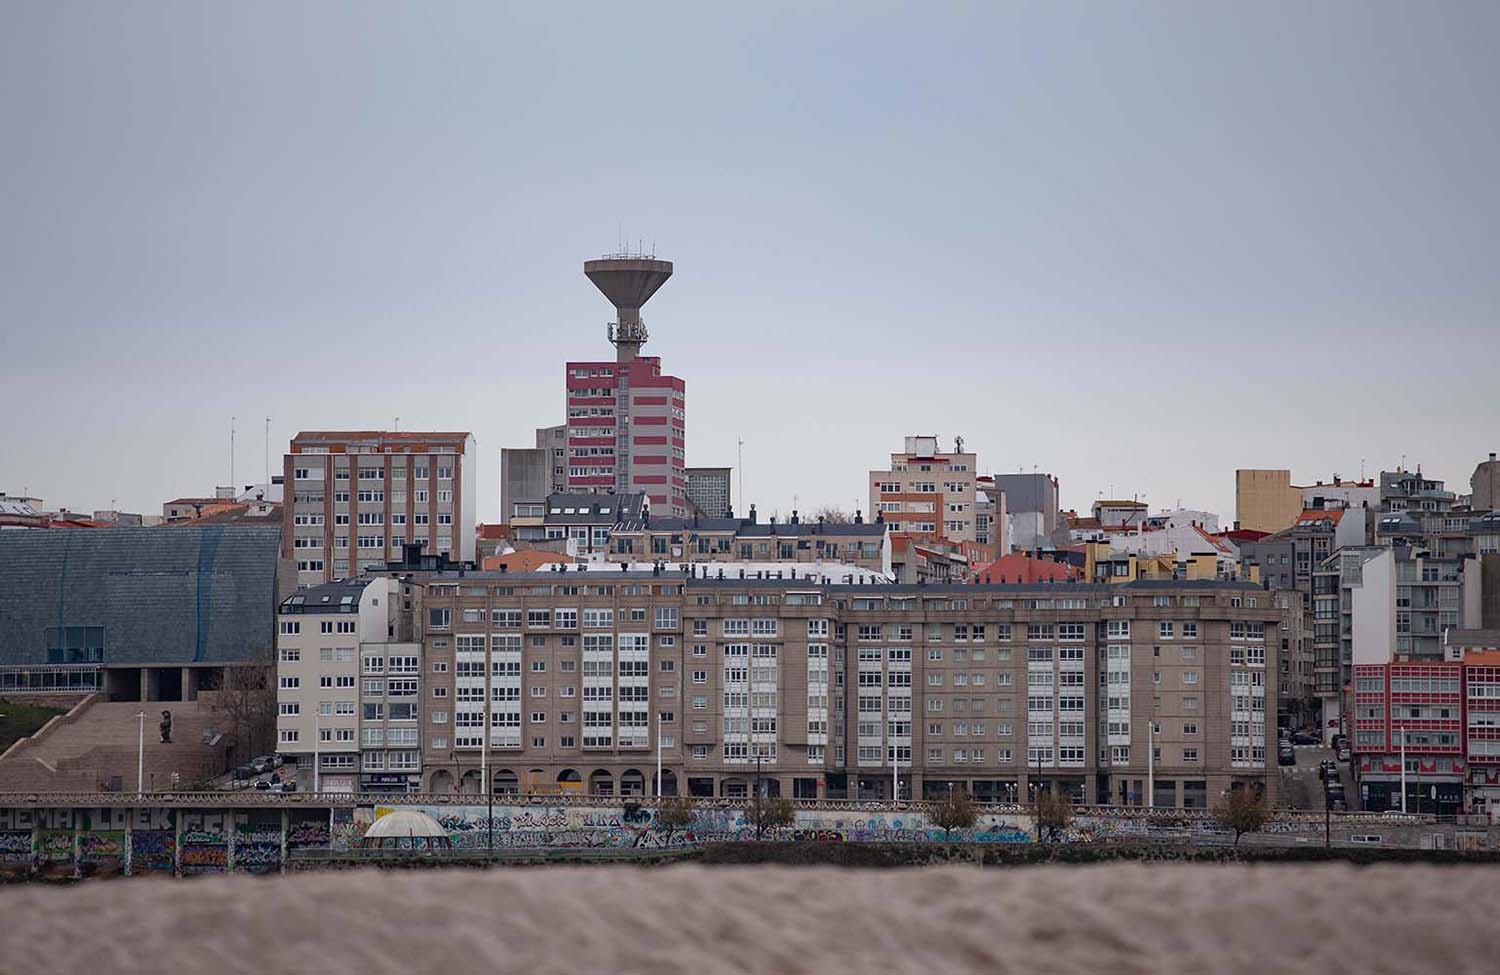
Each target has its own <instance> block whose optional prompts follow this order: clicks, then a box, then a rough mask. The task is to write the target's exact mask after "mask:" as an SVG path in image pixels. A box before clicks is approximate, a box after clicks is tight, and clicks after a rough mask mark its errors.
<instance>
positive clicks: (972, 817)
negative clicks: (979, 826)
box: [927, 789, 979, 843]
mask: <svg viewBox="0 0 1500 975" xmlns="http://www.w3.org/2000/svg"><path fill="white" fill-rule="evenodd" d="M927 818H928V819H929V820H931V821H932V825H934V826H936V827H937V828H938V829H940V830H942V831H943V842H944V843H951V842H952V841H953V831H954V830H956V829H969V828H971V827H972V826H973V825H974V824H975V823H976V822H978V821H979V809H978V807H976V806H975V805H974V799H973V797H971V796H970V795H969V793H968V791H967V790H965V789H949V790H948V794H947V795H946V796H944V797H943V798H941V799H939V800H938V801H937V802H935V803H933V804H932V808H931V809H929V810H928V812H927Z"/></svg>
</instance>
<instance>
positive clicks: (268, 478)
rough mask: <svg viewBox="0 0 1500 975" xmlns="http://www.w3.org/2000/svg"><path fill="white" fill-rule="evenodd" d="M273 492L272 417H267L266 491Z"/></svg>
mask: <svg viewBox="0 0 1500 975" xmlns="http://www.w3.org/2000/svg"><path fill="white" fill-rule="evenodd" d="M270 492H271V418H270V417H269V416H268V417H266V493H267V494H269V493H270Z"/></svg>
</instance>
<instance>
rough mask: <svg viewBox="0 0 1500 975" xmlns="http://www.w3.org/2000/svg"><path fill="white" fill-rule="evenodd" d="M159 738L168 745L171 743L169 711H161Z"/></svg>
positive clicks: (170, 717)
mask: <svg viewBox="0 0 1500 975" xmlns="http://www.w3.org/2000/svg"><path fill="white" fill-rule="evenodd" d="M161 740H162V743H163V744H166V745H170V744H171V743H172V712H171V711H163V712H162V713H161Z"/></svg>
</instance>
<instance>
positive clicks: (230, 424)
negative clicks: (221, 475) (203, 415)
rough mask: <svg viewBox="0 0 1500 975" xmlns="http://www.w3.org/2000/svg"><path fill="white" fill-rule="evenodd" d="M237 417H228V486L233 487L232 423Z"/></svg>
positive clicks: (233, 431) (233, 430)
mask: <svg viewBox="0 0 1500 975" xmlns="http://www.w3.org/2000/svg"><path fill="white" fill-rule="evenodd" d="M236 419H237V417H232V416H231V417H230V418H229V486H230V487H231V488H232V487H234V434H235V429H234V423H235V420H236Z"/></svg>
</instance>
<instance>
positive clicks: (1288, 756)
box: [1276, 748, 1297, 765]
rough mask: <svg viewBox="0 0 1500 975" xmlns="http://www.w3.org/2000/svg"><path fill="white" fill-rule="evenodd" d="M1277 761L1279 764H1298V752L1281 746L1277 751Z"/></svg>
mask: <svg viewBox="0 0 1500 975" xmlns="http://www.w3.org/2000/svg"><path fill="white" fill-rule="evenodd" d="M1276 762H1277V764H1279V765H1296V764H1297V753H1296V752H1294V751H1292V750H1291V749H1290V748H1280V749H1277V751H1276Z"/></svg>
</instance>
